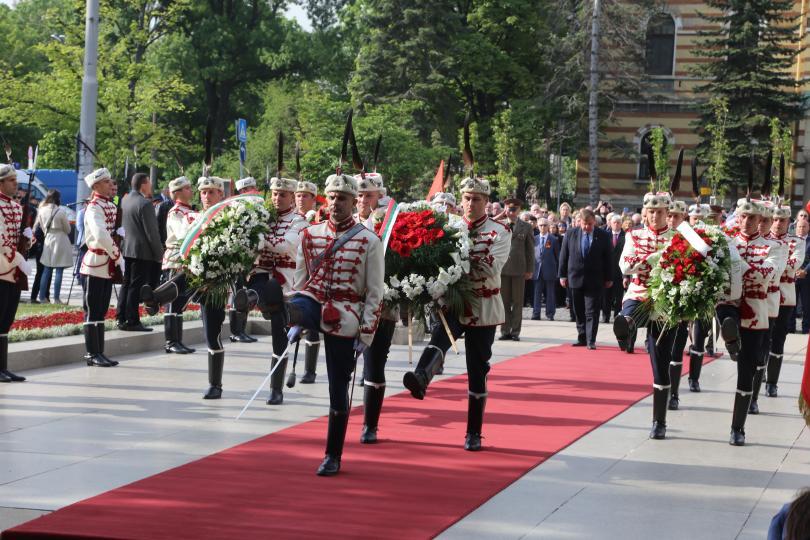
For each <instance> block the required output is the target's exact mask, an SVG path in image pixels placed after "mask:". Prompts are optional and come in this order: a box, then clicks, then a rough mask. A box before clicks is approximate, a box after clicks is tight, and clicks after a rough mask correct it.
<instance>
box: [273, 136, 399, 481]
mask: <svg viewBox="0 0 810 540" xmlns="http://www.w3.org/2000/svg"><path fill="white" fill-rule="evenodd" d="M345 154H346V153H345V142H344V151H343V152H342V153H341V155H342V156H345ZM342 162H343V159H341V163H342ZM325 192H326V197H327V204H328V206H329V220H328V221H325V222H323V223H318V224H316V225H313V226H311V227H309V228H307V229H304V232H303V234H302V235H301V243H300V247H299V249H298V255H297V258H296V270H295V285H294V290H295V292H296V294H295V296H293V298H292V300H291V301H290V302H288V303H287V304H286V306H285V309H284V310H283V311H286V313H287V317H288V320H289V322H290V324H291V325H292V328H291V329H290V332H289V338H290V339H291V340H293V341H294V340H297V339H299V338H300V335H301V332H302V330H307V331H311V330H318V329H320V330H321V331H322V332H323V333H324V344H325V349H326V372H327V375H328V377H329V428H328V433H327V439H326V456H325V457H324V460H323V463H321V466H320V467H318V471H317V474H318V475H320V476H332V475H335V474H337V473H338V472H339V471H340V464H341V457H342V454H343V443H344V441H345V438H346V427H347V424H348V421H349V408H350V401H349V383H350V382H351V374H352V372H353V371H354V370H355V368H356V364H357V358H358V356H359V355H360V354H362V352H363V351H364V350H365V349H366V348H367V347H368V346H370V345H371V342H372V340H373V339H374V333H375V331H376V330H377V324H378V322H379V317H380V311H381V310H382V299H383V277H384V266H385V262H384V257H383V249H382V243H381V242H380V239H379V238H378V237H377V235H376V234H374V233H373V232H372V231H370V230H368V229H366V228H365V227H364V226H363V225H362V224H359V223H357V222H356V221H355V220H354V218H353V217H352V209H353V208H354V205H355V203H356V198H357V183H356V182H355V180H354V178H352V177H351V176H349V175H346V174H342V172H341V169H340V168H338V171H337V174H333V175H331V176H330V177H329V178H328V179H327V180H326V187H325ZM268 290H269V291H270V294H268V295H267V298H268V299H269V300H270V302H269V303H270V305H271V306H272V305H273V303H280V301H281V299H282V298H283V294H282V290H281V287H280V286H279V285H278V284H276V283H275V282H274V281H271V282H270V284H269V285H268ZM272 309H275V308H272Z"/></svg>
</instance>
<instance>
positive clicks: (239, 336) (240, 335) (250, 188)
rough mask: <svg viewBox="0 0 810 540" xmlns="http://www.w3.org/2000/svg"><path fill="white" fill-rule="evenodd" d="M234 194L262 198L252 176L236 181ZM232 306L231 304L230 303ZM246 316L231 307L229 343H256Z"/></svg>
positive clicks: (237, 284)
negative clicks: (248, 330)
mask: <svg viewBox="0 0 810 540" xmlns="http://www.w3.org/2000/svg"><path fill="white" fill-rule="evenodd" d="M236 192H237V193H238V194H239V195H257V196H260V197H261V196H262V194H261V192H260V191H259V189H258V187H257V184H256V179H255V178H253V177H252V176H248V177H246V178H241V179H239V180H237V181H236ZM244 283H245V282H244V279H243V278H240V279H239V280H238V281H237V283H236V288H237V289H241V288H242V287H243V286H244ZM232 304H233V303H232ZM247 319H248V314H247V312H246V311H239V310H237V309H235V308H234V306H233V305H231V309H229V310H228V326H229V327H230V331H231V335H230V338H229V339H230V340H231V343H256V341H258V340H257V339H256V338H255V337H253V336H251V335H249V334H248V333H247V332H246V329H247Z"/></svg>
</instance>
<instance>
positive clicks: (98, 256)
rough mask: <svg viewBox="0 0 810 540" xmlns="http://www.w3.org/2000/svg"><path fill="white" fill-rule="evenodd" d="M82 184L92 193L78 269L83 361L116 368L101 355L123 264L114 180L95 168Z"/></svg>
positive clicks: (88, 205)
mask: <svg viewBox="0 0 810 540" xmlns="http://www.w3.org/2000/svg"><path fill="white" fill-rule="evenodd" d="M84 181H85V183H86V184H87V187H89V188H90V190H91V191H92V195H91V197H90V201H89V202H88V203H87V207H86V209H85V212H84V243H85V245H87V253H85V254H84V258H83V259H82V265H81V268H80V270H79V272H80V273H81V274H82V275H84V276H86V280H87V282H86V283H87V287H86V289H85V295H84V305H85V306H86V310H85V314H84V315H85V316H84V344H85V347H86V349H87V354H86V355H85V359H86V360H87V365H88V366H100V367H111V366H115V365H118V362H116V361H115V360H110V359H109V358H107V357H106V356H105V355H104V316H105V315H106V314H107V309H109V307H110V296H111V295H112V287H113V275H114V274H115V272H116V266H119V267H122V266H123V264H124V258H123V256H122V255H121V252H120V250H119V249H118V246H117V245H116V243H115V241H114V240H113V234H114V233H117V232H118V231H116V230H115V218H116V214H117V213H118V208H117V207H116V206H115V203H113V201H112V199H111V197H112V191H113V180H112V178H111V176H110V171H108V170H107V169H103V168H102V169H97V170H95V171H93V172H92V173H90V174H88V175H87V176H86V177H85V178H84ZM122 270H123V269H122ZM122 273H123V272H122Z"/></svg>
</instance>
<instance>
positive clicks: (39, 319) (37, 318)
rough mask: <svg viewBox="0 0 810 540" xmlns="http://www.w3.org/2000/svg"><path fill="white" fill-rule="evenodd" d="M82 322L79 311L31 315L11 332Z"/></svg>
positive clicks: (109, 317)
mask: <svg viewBox="0 0 810 540" xmlns="http://www.w3.org/2000/svg"><path fill="white" fill-rule="evenodd" d="M199 309H200V306H198V305H196V304H191V305H189V306H188V307H187V308H186V310H187V311H197V310H199ZM140 313H141V316H142V317H143V316H145V315H146V310H145V309H144V308H143V306H141V308H140ZM104 318H105V319H106V320H112V319H115V309H114V308H110V309H108V310H107V313H106V315H104ZM83 322H84V312H83V311H82V310H80V309H76V310H73V311H58V312H56V313H48V314H47V315H31V316H29V317H23V318H22V319H19V320H16V321H14V324H12V325H11V329H12V330H34V329H37V328H51V327H54V326H64V325H66V324H81V323H83Z"/></svg>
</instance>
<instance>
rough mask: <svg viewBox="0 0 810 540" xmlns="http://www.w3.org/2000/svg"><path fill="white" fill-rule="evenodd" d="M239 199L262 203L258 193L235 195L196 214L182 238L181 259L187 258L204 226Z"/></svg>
mask: <svg viewBox="0 0 810 540" xmlns="http://www.w3.org/2000/svg"><path fill="white" fill-rule="evenodd" d="M241 201H248V202H258V203H259V204H262V203H263V199H262V198H261V197H260V196H258V195H252V194H251V195H236V196H234V197H231V198H229V199H225V200H224V201H221V202H218V203H217V204H215V205H214V206H212V207H211V208H209V209H208V210H206V211H205V212H203V214H202V215H200V216H198V217H197V219H196V220H195V221H194V223H193V224H192V225H191V227H190V228H189V230H188V232H187V233H186V237H185V239H184V240H183V243H182V244H181V245H180V257H181V258H183V259H187V258H188V254H189V253H190V252H191V248H192V247H194V244H195V243H196V242H197V239H198V238H199V237H200V235H201V234H202V232H203V231H204V230H205V227H206V226H207V225H208V224H209V223H211V222H212V221H213V220H214V218H215V217H216V216H217V214H219V213H220V212H222V211H223V210H225V209H226V208H228V207H229V206H231V205H232V204H234V203H235V202H241Z"/></svg>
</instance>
